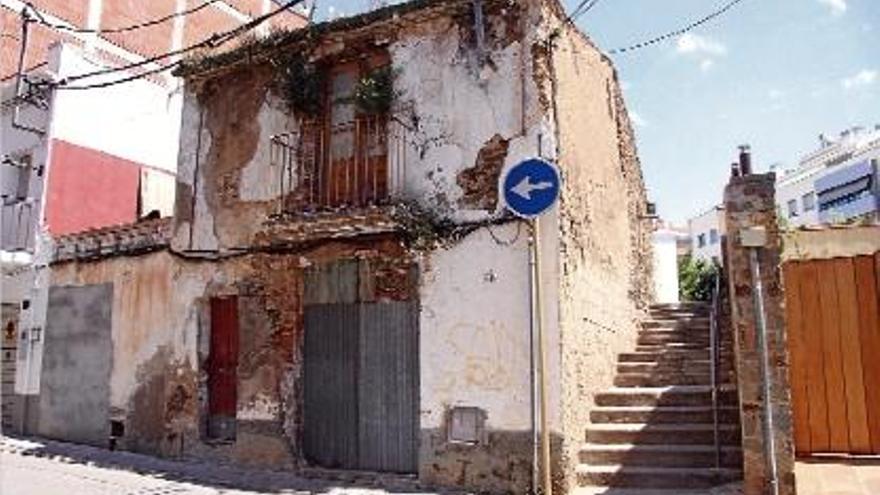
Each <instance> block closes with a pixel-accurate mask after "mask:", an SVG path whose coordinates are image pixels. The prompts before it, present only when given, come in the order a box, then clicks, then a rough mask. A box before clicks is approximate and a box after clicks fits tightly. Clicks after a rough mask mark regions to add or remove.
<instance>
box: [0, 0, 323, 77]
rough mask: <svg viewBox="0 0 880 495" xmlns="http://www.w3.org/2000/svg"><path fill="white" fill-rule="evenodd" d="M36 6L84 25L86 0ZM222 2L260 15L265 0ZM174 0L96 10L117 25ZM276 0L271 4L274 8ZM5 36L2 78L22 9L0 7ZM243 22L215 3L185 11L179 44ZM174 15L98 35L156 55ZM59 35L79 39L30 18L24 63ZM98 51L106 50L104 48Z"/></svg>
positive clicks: (13, 58)
mask: <svg viewBox="0 0 880 495" xmlns="http://www.w3.org/2000/svg"><path fill="white" fill-rule="evenodd" d="M205 1H207V0H187V1H186V7H185V8H186V9H192V8H195V7H197V6H199V5H201V4H202V3H204V2H205ZM32 3H33V4H34V5H35V6H36V7H37V8H38V9H40V10H41V11H42V12H45V13H47V14H51V15H53V16H55V17H58V18H60V19H62V20H63V21H66V22H68V23H70V24H72V25H74V26H76V27H80V28H84V27H86V22H87V20H88V9H89V0H36V1H34V2H32ZM223 3H225V4H227V5H229V6H230V7H232V8H234V9H236V10H238V11H239V12H241V13H243V14H245V15H248V16H251V17H258V16H260V15H262V13H263V0H225V1H224V2H223ZM176 7H177V0H150V1H146V0H104V1H103V4H102V12H101V16H100V26H101V27H102V28H104V29H116V28H120V27H126V26H130V25H133V24H138V23H143V22H146V21H150V20H153V19H157V18H160V17H165V16H168V15H169V14H173V13H174V12H175V11H176ZM277 7H278V6H277V4H276V3H274V2H273V3H272V4H271V5H270V9H272V10H274V9H276V8H277ZM0 17H2V32H3V37H2V38H0V79H8V78H10V77H12V76H13V75H14V74H15V71H16V69H17V68H18V53H19V49H20V48H19V47H20V41H19V39H18V38H19V37H20V32H21V20H20V13H19V12H16V11H13V10H11V9H9V8H6V7H0ZM241 23H242V21H241V18H240V17H238V16H234V15H232V14H230V13H229V12H227V11H225V10H223V9H221V8H218V7H214V6H210V7H208V8H205V9H202V10H200V11H199V12H197V13H195V14H191V15H189V16H186V18H185V23H184V36H183V45H184V46H188V45H191V44H193V43H196V42H199V41H201V40H203V39H205V38H207V37H208V36H210V35H211V34H212V33H214V32H217V31H226V30H229V29H232V28H234V27H236V26H238V25H240V24H241ZM305 23H306V21H305V19H304V18H303V17H302V16H301V15H299V14H296V13H293V12H290V13H287V12H285V13H283V14H279V15H278V16H277V17H275V18H273V19H271V20H270V21H268V25H269V26H271V27H273V28H281V27H284V28H297V27H301V26H304V25H305ZM174 25H175V22H174V20H173V19H169V20H168V21H167V22H163V23H161V24H157V25H155V26H150V27H148V28H142V29H138V30H135V31H130V32H126V33H115V34H114V33H107V34H104V35H102V39H104V40H107V41H109V42H111V43H113V44H115V45H117V46H119V47H122V48H124V49H125V50H128V51H130V52H132V53H134V54H137V55H140V56H145V57H149V56H155V55H158V54H161V53H165V52H168V51H170V50H171V49H172V43H173V39H174ZM57 41H66V42H71V43H77V44H82V42H80V41H79V40H77V39H76V38H75V37H74V36H71V35H70V34H67V33H63V32H60V31H55V30H52V29H50V28H46V27H44V26H41V25H39V24H36V23H35V24H32V26H31V29H30V36H29V43H28V54H27V63H26V67H27V68H29V69H31V68H33V67H35V66H38V65H41V64H42V63H44V62H45V61H46V57H47V53H48V48H49V46H50V45H51V44H52V43H55V42H57ZM102 54H104V52H103V51H102ZM107 61H108V62H110V63H126V62H128V61H122V60H120V59H119V57H118V56H113V57H108V58H107Z"/></svg>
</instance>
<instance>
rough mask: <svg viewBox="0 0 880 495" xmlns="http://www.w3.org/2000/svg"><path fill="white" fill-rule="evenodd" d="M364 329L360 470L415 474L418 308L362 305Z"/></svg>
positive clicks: (397, 304)
mask: <svg viewBox="0 0 880 495" xmlns="http://www.w3.org/2000/svg"><path fill="white" fill-rule="evenodd" d="M360 330H361V332H360V348H361V349H360V370H359V376H358V388H359V414H358V417H359V422H358V435H359V443H358V445H359V458H360V463H359V467H360V468H361V469H368V470H372V471H391V472H398V473H409V472H415V471H416V468H417V466H416V460H417V451H416V449H417V445H418V442H417V436H416V435H417V431H418V424H417V418H418V382H419V380H418V355H419V352H418V338H417V332H416V323H415V304H413V303H411V302H389V303H375V304H363V305H362V306H361V325H360Z"/></svg>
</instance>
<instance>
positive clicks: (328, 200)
mask: <svg viewBox="0 0 880 495" xmlns="http://www.w3.org/2000/svg"><path fill="white" fill-rule="evenodd" d="M326 71H327V72H326V81H325V83H324V87H323V95H322V105H321V111H320V112H318V115H317V116H315V118H314V119H310V120H308V121H306V122H304V123H303V124H302V125H301V129H300V133H301V136H302V138H301V143H300V145H299V148H298V149H297V150H296V153H297V154H298V157H297V160H296V162H297V166H298V167H299V168H300V170H298V172H297V174H296V175H297V180H298V184H296V185H295V186H294V188H295V190H294V191H292V192H293V193H294V194H293V195H292V198H293V199H294V203H297V204H300V205H301V206H306V207H317V208H338V207H343V206H369V205H374V204H377V203H380V202H383V201H386V200H387V199H388V196H389V190H390V186H391V184H390V183H389V182H390V181H391V180H392V178H397V176H394V177H391V175H393V174H392V171H391V170H389V157H388V134H389V129H391V128H396V127H394V126H393V125H391V123H390V121H389V116H388V115H387V112H388V109H387V108H384V107H383V105H384V103H383V101H384V100H383V101H375V102H374V101H372V100H364V98H366V97H363V96H359V95H362V93H364V92H363V91H362V89H361V85H363V84H365V82H364V81H385V82H383V83H381V84H380V83H379V82H376V83H375V85H377V86H382V87H384V86H383V84H391V83H390V82H388V81H386V79H389V80H390V79H392V76H391V75H389V74H392V71H391V67H390V65H389V59H388V56H387V54H381V53H377V54H372V55H369V56H364V57H362V58H358V59H356V60H339V61H335V62H333V64H332V65H329V66H327V67H326ZM367 93H369V95H372V94H373V93H370V92H367ZM374 98H378V99H379V100H381V99H382V98H383V96H382V95H381V94H380V95H379V96H375V97H374ZM374 107H375V108H374ZM397 158H399V157H397V156H396V157H395V159H397ZM398 163H399V161H395V164H398ZM395 172H400V170H397V169H395ZM282 187H283V186H282Z"/></svg>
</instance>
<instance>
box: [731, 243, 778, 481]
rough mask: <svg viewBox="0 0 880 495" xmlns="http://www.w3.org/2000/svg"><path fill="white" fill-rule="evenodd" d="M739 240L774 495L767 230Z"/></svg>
mask: <svg viewBox="0 0 880 495" xmlns="http://www.w3.org/2000/svg"><path fill="white" fill-rule="evenodd" d="M740 243H741V245H742V247H745V248H748V250H749V268H750V270H751V275H752V286H753V288H754V290H753V294H754V309H755V323H756V325H757V330H758V332H757V334H758V335H757V336H758V351H759V352H760V354H761V356H760V358H761V381H762V382H763V401H762V402H763V406H764V415H763V420H764V421H763V423H764V428H763V429H764V458H765V462H766V464H767V471H768V473H769V475H770V489H771V493H772V494H773V495H778V494H779V474H778V472H777V465H776V440H775V438H774V437H773V429H774V428H773V406H772V404H771V400H770V392H771V390H772V389H771V387H772V384H771V382H770V356H769V354H770V352H769V348H768V347H769V346H768V345H767V315H766V313H765V311H764V286H763V284H762V283H761V264H760V262H759V259H758V254H759V250H760V249H761V248H762V247H764V246H765V245H766V244H767V231H766V229H764V228H763V227H752V228H748V229H743V230H742V231H740Z"/></svg>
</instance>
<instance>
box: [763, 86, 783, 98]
mask: <svg viewBox="0 0 880 495" xmlns="http://www.w3.org/2000/svg"><path fill="white" fill-rule="evenodd" d="M767 96H769V97H770V99H771V100H779V99H781V98H783V97H784V96H785V91H782V90H781V89H775V88H774V89H771V90H770V91H768V92H767Z"/></svg>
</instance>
